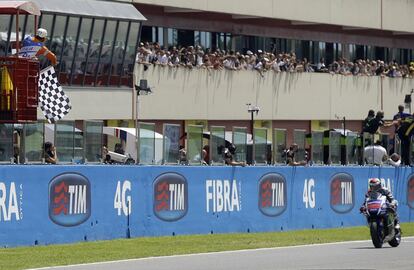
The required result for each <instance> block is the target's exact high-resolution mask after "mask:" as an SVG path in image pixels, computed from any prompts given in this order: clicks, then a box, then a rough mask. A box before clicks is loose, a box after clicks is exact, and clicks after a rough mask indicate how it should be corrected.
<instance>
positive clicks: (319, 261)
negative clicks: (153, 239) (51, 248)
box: [42, 237, 414, 270]
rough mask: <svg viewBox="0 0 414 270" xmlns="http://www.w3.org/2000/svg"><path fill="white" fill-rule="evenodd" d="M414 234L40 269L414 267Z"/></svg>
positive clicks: (399, 269) (407, 269)
mask: <svg viewBox="0 0 414 270" xmlns="http://www.w3.org/2000/svg"><path fill="white" fill-rule="evenodd" d="M413 254H414V237H406V238H403V240H402V242H401V245H400V246H399V247H398V248H391V247H390V246H389V245H388V244H386V245H384V247H383V248H382V249H375V248H374V247H373V245H372V243H371V241H357V242H343V243H332V244H321V245H308V246H298V247H286V248H269V249H257V250H243V251H229V252H218V253H208V254H195V255H183V256H170V257H159V258H146V259H136V260H126V261H115V262H106V263H94V264H88V265H76V266H66V267H53V268H52V267H51V268H42V269H48V270H54V269H56V270H109V269H111V270H112V269H117V270H131V269H145V270H161V269H168V270H212V269H214V270H229V269H234V270H252V269H254V270H275V269H283V270H285V269H304V270H317V269H342V270H345V269H347V270H350V269H355V270H357V269H358V270H362V269H363V270H368V269H372V270H374V269H393V270H412V269H414V256H413Z"/></svg>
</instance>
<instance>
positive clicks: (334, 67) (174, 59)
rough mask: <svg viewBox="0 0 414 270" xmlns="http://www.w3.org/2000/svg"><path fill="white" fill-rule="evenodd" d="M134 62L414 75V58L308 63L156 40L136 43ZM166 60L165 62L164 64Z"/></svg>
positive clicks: (282, 56) (291, 56)
mask: <svg viewBox="0 0 414 270" xmlns="http://www.w3.org/2000/svg"><path fill="white" fill-rule="evenodd" d="M136 61H137V63H141V64H143V65H144V70H147V69H148V67H149V64H161V65H162V66H166V65H167V66H169V67H178V66H181V67H187V68H194V67H197V68H204V67H206V68H207V69H208V70H209V73H210V69H215V70H221V69H223V68H225V69H228V70H257V71H258V73H259V74H260V75H261V76H263V74H264V72H266V71H268V70H273V71H274V72H280V71H282V72H283V71H285V72H323V73H328V72H330V73H331V74H341V75H344V76H346V75H355V76H374V75H376V76H388V77H391V78H394V77H395V78H399V77H403V78H412V77H413V76H414V62H413V63H410V65H409V66H408V65H399V64H398V63H397V62H396V61H392V62H391V63H389V64H387V63H384V61H382V60H377V61H374V60H362V59H356V60H355V61H354V62H350V61H349V60H347V59H345V58H340V59H338V60H337V61H334V62H332V63H331V64H329V65H327V64H326V63H325V59H324V58H321V59H320V60H319V62H318V63H317V64H314V63H310V62H309V61H308V59H306V58H303V59H302V60H301V59H298V58H297V57H296V54H295V53H283V52H280V53H279V54H276V51H275V50H273V51H272V52H271V53H269V52H265V51H262V50H257V53H256V54H254V53H253V52H252V51H251V50H247V51H246V55H243V54H241V53H240V52H235V51H233V50H229V51H228V52H226V51H224V50H223V51H221V50H220V49H217V50H216V51H215V52H212V51H211V50H210V49H203V48H202V47H201V46H196V47H195V48H194V47H193V46H188V47H181V46H180V47H179V48H177V47H172V48H171V49H170V50H168V51H166V50H165V49H164V48H160V45H159V44H158V43H156V42H155V43H153V44H149V43H148V42H145V43H142V42H141V43H140V47H139V49H138V51H137V59H136ZM166 63H167V64H166Z"/></svg>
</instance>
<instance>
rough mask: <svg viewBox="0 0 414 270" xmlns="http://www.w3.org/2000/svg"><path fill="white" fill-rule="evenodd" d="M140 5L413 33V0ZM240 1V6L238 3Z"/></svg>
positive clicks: (145, 0)
mask: <svg viewBox="0 0 414 270" xmlns="http://www.w3.org/2000/svg"><path fill="white" fill-rule="evenodd" d="M133 2H136V3H141V4H152V5H160V6H167V7H176V8H186V9H196V10H202V11H211V12H221V13H229V14H239V15H246V16H259V17H268V18H277V19H286V20H293V21H304V22H315V23H323V24H334V25H344V26H353V27H363V28H373V29H385V30H393V31H409V32H413V31H414V30H413V29H414V27H413V25H414V22H413V21H412V20H411V13H412V10H413V9H414V1H412V0H364V1H360V0H313V1H309V0H289V1H286V0H256V1H240V0H227V1H222V0H198V1H188V0H133ZM241 2H242V3H241Z"/></svg>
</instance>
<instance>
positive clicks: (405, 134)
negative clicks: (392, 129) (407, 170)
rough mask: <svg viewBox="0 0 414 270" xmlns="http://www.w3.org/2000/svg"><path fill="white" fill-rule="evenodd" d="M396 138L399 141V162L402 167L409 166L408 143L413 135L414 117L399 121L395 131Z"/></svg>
mask: <svg viewBox="0 0 414 270" xmlns="http://www.w3.org/2000/svg"><path fill="white" fill-rule="evenodd" d="M397 134H398V137H399V138H400V140H401V160H402V163H403V164H404V165H407V166H409V165H410V163H411V162H410V141H411V136H412V135H413V134H414V115H412V116H410V117H406V118H405V119H403V120H400V124H399V128H398V130H397Z"/></svg>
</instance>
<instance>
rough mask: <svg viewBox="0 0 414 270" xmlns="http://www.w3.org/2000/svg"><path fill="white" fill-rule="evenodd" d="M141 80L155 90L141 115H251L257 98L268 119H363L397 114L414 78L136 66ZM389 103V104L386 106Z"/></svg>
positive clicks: (239, 117) (142, 104)
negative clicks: (250, 107)
mask: <svg viewBox="0 0 414 270" xmlns="http://www.w3.org/2000/svg"><path fill="white" fill-rule="evenodd" d="M135 76H136V81H137V82H139V80H140V79H146V80H148V85H150V86H151V87H152V88H153V89H154V93H153V94H151V95H148V96H142V97H141V99H140V100H141V102H140V108H139V112H140V119H206V120H229V119H232V120H247V119H249V117H250V115H249V114H248V113H247V112H246V110H247V109H246V108H247V107H246V103H252V104H257V105H258V106H259V107H260V113H259V114H258V115H257V117H255V118H256V119H263V120H269V119H273V120H309V119H314V120H335V119H337V118H336V116H340V117H342V116H345V117H346V118H347V119H348V120H360V119H363V118H364V117H365V116H366V114H367V112H368V110H369V109H371V108H372V109H374V110H379V109H381V108H383V110H384V111H385V117H386V118H388V119H389V118H392V116H393V115H394V114H395V113H396V111H397V106H398V104H401V103H402V102H403V101H404V96H405V94H407V93H409V92H410V90H411V89H412V88H414V80H412V79H401V78H400V79H396V78H381V77H377V76H375V77H368V76H342V75H331V74H325V73H323V74H322V73H286V72H281V73H274V72H273V71H271V72H267V73H265V75H264V77H263V78H262V77H261V76H260V75H259V73H258V72H256V71H227V70H221V71H217V70H211V71H207V70H206V69H192V70H191V69H187V68H169V67H161V66H152V65H151V66H150V67H149V69H148V70H147V71H144V69H143V65H137V67H136V73H135ZM381 104H383V106H381Z"/></svg>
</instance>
